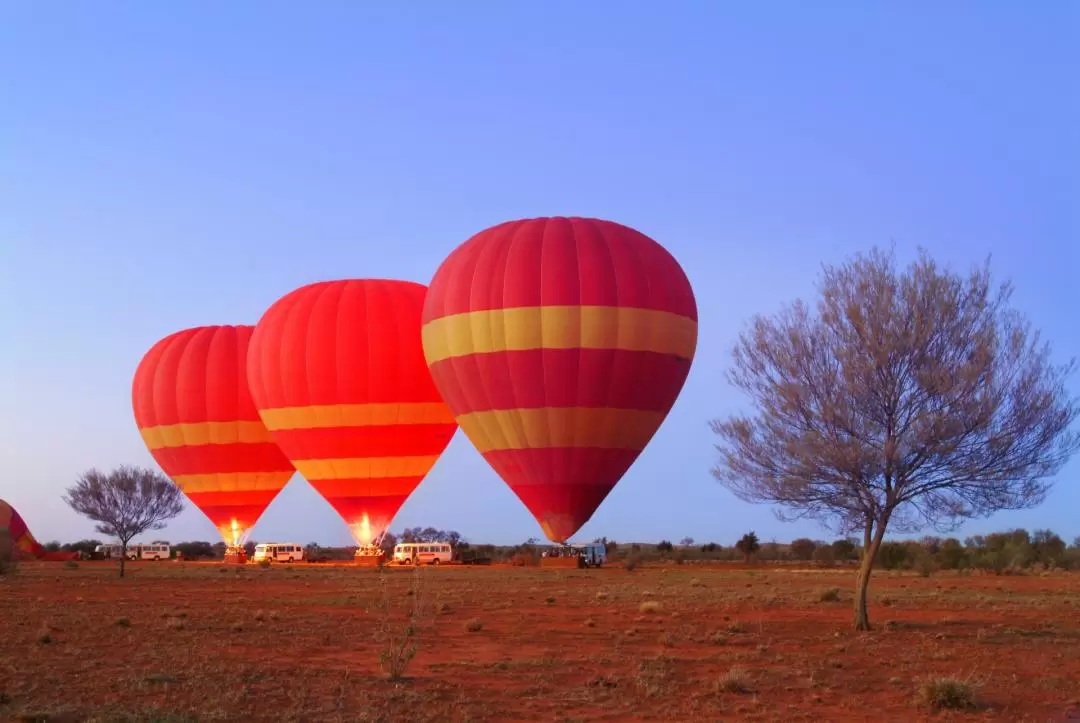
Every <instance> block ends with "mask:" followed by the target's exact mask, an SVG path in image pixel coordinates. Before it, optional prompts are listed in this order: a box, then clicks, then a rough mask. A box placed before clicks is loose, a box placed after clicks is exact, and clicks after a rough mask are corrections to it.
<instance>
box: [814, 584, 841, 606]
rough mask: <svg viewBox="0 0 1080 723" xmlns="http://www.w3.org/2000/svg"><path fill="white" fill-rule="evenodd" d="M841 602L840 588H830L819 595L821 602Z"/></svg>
mask: <svg viewBox="0 0 1080 723" xmlns="http://www.w3.org/2000/svg"><path fill="white" fill-rule="evenodd" d="M839 600H840V588H838V587H830V588H828V589H826V590H822V591H821V592H819V593H818V601H819V602H823V603H825V602H838V601H839Z"/></svg>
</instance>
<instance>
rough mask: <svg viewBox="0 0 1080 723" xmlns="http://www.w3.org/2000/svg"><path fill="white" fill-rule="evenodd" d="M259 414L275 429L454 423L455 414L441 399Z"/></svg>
mask: <svg viewBox="0 0 1080 723" xmlns="http://www.w3.org/2000/svg"><path fill="white" fill-rule="evenodd" d="M259 414H260V415H261V416H262V419H263V423H264V424H265V425H266V428H267V429H269V430H271V431H275V432H276V431H278V430H291V429H321V428H329V427H376V426H393V425H403V424H451V425H452V424H454V417H453V415H452V414H451V413H450V410H449V409H447V408H446V405H445V404H443V403H442V402H405V403H401V404H386V403H380V404H321V405H312V406H307V407H281V408H277V409H263V410H262V411H261V412H259Z"/></svg>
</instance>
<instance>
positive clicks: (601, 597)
mask: <svg viewBox="0 0 1080 723" xmlns="http://www.w3.org/2000/svg"><path fill="white" fill-rule="evenodd" d="M596 599H597V600H607V593H606V592H604V591H603V590H600V591H598V592H597V593H596Z"/></svg>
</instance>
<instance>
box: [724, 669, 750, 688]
mask: <svg viewBox="0 0 1080 723" xmlns="http://www.w3.org/2000/svg"><path fill="white" fill-rule="evenodd" d="M716 690H717V691H719V692H721V693H746V692H748V691H749V690H750V681H749V679H748V678H747V677H746V671H745V670H743V669H742V668H740V667H739V666H737V665H736V666H734V667H732V668H731V669H730V670H728V672H727V673H725V674H724V675H721V676H720V679H719V680H717V681H716Z"/></svg>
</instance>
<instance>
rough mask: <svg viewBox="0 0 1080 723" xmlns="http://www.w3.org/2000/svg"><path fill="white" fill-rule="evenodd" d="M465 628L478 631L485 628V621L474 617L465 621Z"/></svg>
mask: <svg viewBox="0 0 1080 723" xmlns="http://www.w3.org/2000/svg"><path fill="white" fill-rule="evenodd" d="M465 629H466V630H468V631H469V632H470V633H478V632H480V631H481V630H483V629H484V623H482V622H481V621H480V620H478V619H476V618H473V619H472V620H470V621H469V622H467V623H465Z"/></svg>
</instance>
